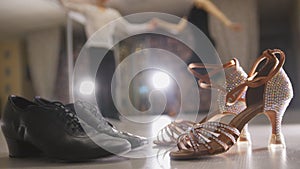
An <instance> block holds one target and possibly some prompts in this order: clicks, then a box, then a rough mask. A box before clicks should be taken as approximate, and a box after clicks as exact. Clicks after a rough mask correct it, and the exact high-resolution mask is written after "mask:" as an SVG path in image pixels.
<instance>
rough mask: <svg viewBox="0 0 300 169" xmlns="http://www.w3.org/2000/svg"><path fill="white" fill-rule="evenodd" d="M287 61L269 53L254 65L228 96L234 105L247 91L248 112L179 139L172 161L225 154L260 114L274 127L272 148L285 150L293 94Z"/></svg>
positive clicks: (274, 52) (194, 129)
mask: <svg viewBox="0 0 300 169" xmlns="http://www.w3.org/2000/svg"><path fill="white" fill-rule="evenodd" d="M277 55H279V59H278V58H277ZM284 61H285V55H284V53H283V52H282V51H281V50H278V49H275V50H266V51H265V52H264V53H263V54H262V56H260V57H259V58H258V59H257V61H256V62H255V64H254V66H253V68H252V70H251V72H250V73H249V75H250V77H249V78H248V79H247V80H246V81H245V82H244V83H242V84H240V85H238V86H237V87H235V88H234V89H233V90H231V91H230V92H229V93H228V94H227V95H226V104H227V105H233V104H235V103H236V102H237V100H238V99H239V97H240V96H241V93H243V92H244V91H245V90H247V91H246V102H247V108H246V109H245V110H244V111H242V112H241V113H239V114H237V115H236V116H235V117H234V118H233V119H232V120H231V121H230V122H229V124H224V123H220V122H205V123H202V124H196V125H194V126H193V127H192V128H191V129H190V130H189V131H188V132H186V133H185V134H182V135H181V136H179V138H178V140H177V146H178V149H179V150H178V151H175V152H171V153H170V157H171V158H172V159H191V158H199V157H203V156H207V155H215V154H219V153H223V152H226V151H227V150H229V149H230V148H231V147H232V146H233V145H234V144H235V143H236V141H237V139H238V137H239V136H240V132H241V130H242V129H243V127H244V126H245V125H246V124H247V123H248V122H249V121H250V120H251V119H253V118H254V117H255V116H256V115H258V114H260V113H264V114H265V115H267V116H268V117H269V120H270V122H271V124H272V136H271V139H270V145H280V146H285V143H284V138H283V135H282V133H281V120H282V116H283V115H284V112H285V110H286V108H287V106H288V105H289V103H290V101H291V99H292V97H293V90H292V85H291V82H290V80H289V78H288V76H287V75H286V73H285V72H284V70H283V69H282V66H283V64H284Z"/></svg>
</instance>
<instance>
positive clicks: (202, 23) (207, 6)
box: [155, 0, 241, 45]
mask: <svg viewBox="0 0 300 169" xmlns="http://www.w3.org/2000/svg"><path fill="white" fill-rule="evenodd" d="M208 14H211V15H213V16H215V17H216V18H218V19H219V20H220V21H221V22H222V23H223V24H224V25H225V26H226V27H228V28H229V29H231V30H233V31H240V30H241V26H240V24H238V23H234V22H232V21H231V20H230V19H229V18H227V17H226V15H225V14H224V13H223V12H222V11H221V10H220V9H219V8H218V7H216V6H215V5H214V4H213V3H212V2H211V1H210V0H194V3H193V7H192V9H191V10H190V12H189V15H188V17H184V18H183V19H182V20H181V21H180V22H179V23H178V24H171V23H169V22H166V21H163V20H160V19H156V20H155V21H156V24H157V25H158V26H159V27H161V28H164V29H165V30H167V31H170V32H173V33H174V34H177V33H179V32H181V31H182V30H184V28H185V27H186V25H187V21H186V20H185V19H186V18H187V20H188V21H189V22H191V23H192V24H194V25H195V26H196V27H198V28H199V29H200V30H201V31H202V32H203V33H204V34H205V35H206V36H207V38H208V39H209V40H210V41H211V42H212V44H214V45H215V43H214V40H213V38H212V37H211V35H210V31H209V24H208V23H209V22H208Z"/></svg>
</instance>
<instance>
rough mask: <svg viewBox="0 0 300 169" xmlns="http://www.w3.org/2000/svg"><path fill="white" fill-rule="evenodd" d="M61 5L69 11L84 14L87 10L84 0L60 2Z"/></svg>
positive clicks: (60, 0) (63, 0) (64, 0)
mask: <svg viewBox="0 0 300 169" xmlns="http://www.w3.org/2000/svg"><path fill="white" fill-rule="evenodd" d="M59 2H60V3H61V5H62V6H63V7H65V8H67V9H69V10H72V11H76V12H80V13H83V12H84V11H85V10H86V2H85V1H83V0H72V1H70V0H59Z"/></svg>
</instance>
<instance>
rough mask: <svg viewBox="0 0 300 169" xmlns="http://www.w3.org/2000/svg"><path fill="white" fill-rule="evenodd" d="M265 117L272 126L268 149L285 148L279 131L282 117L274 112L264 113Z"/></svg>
mask: <svg viewBox="0 0 300 169" xmlns="http://www.w3.org/2000/svg"><path fill="white" fill-rule="evenodd" d="M265 115H266V116H267V117H268V119H269V120H270V123H271V126H272V133H271V136H270V139H269V147H271V148H272V147H285V140H284V136H283V134H282V131H281V121H282V115H281V114H280V113H277V112H275V111H267V112H265Z"/></svg>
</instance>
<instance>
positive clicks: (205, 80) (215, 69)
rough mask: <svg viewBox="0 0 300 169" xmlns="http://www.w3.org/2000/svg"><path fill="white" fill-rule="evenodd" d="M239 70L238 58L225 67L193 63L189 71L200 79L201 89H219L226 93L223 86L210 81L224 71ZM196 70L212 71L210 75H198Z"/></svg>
mask: <svg viewBox="0 0 300 169" xmlns="http://www.w3.org/2000/svg"><path fill="white" fill-rule="evenodd" d="M234 66H235V68H236V69H238V68H239V67H240V64H239V62H238V60H237V59H236V58H234V59H232V60H231V61H230V62H228V63H225V64H223V65H218V64H202V63H191V64H189V66H188V70H189V71H190V72H191V73H192V74H193V75H194V76H195V77H196V78H198V79H199V80H198V85H199V87H201V88H204V89H209V88H217V89H220V90H223V91H226V90H225V89H224V88H223V87H222V86H220V85H218V84H214V83H212V82H211V81H210V77H211V76H214V75H215V74H217V73H219V72H221V71H223V70H224V69H227V68H230V67H234ZM195 69H206V70H207V71H208V70H210V72H209V73H206V74H201V73H198V72H197V71H196V70H195Z"/></svg>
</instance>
